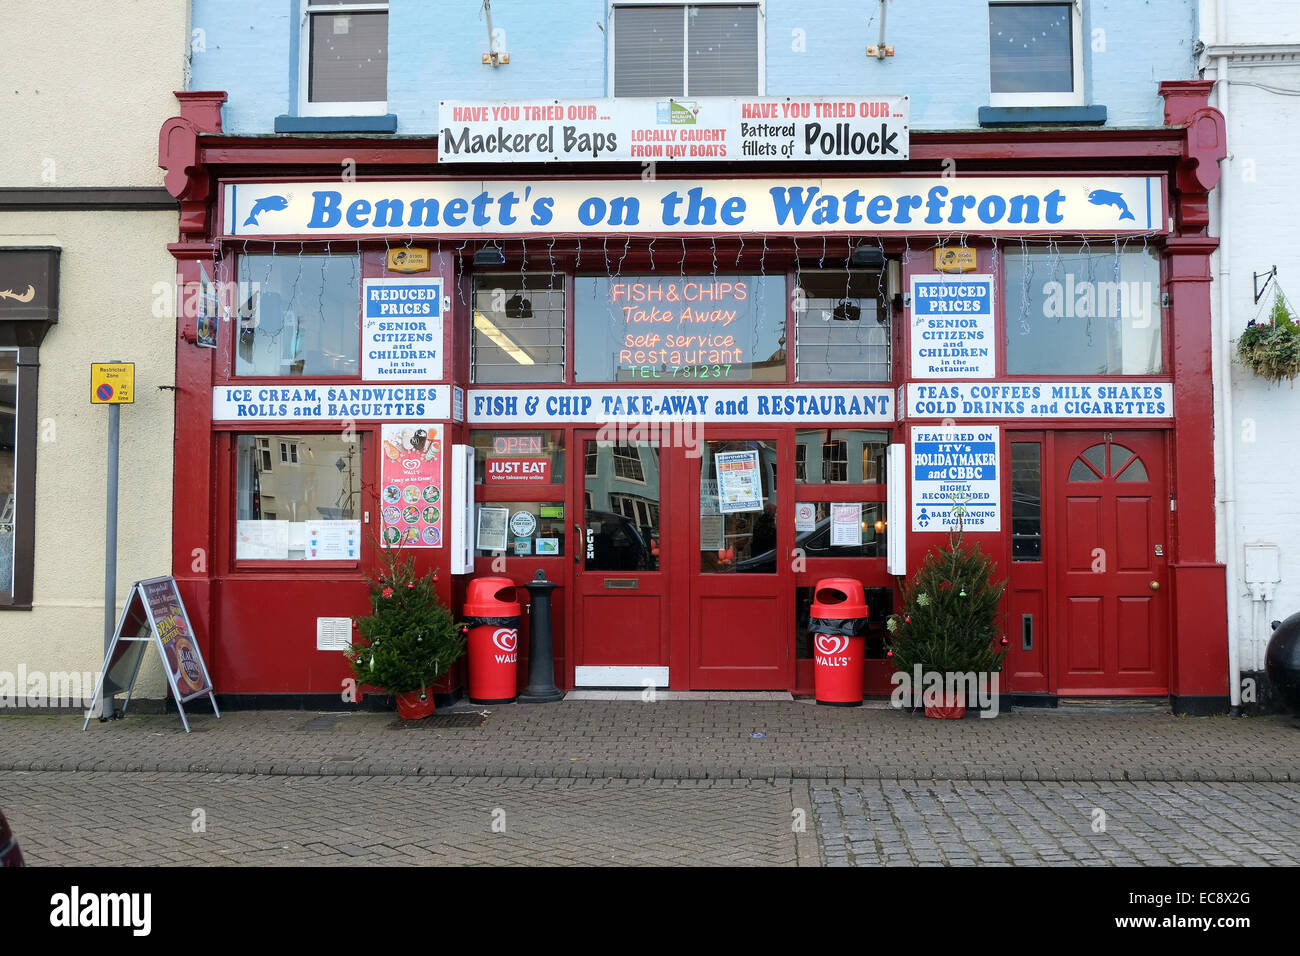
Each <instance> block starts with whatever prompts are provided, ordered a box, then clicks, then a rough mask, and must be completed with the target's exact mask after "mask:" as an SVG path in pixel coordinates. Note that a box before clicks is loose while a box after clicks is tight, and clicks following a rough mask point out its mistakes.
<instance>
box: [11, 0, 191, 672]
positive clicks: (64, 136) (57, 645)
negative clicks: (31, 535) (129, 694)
mask: <svg viewBox="0 0 1300 956" xmlns="http://www.w3.org/2000/svg"><path fill="white" fill-rule="evenodd" d="M110 6H111V7H112V10H111V11H106V9H105V8H104V6H103V5H101V4H88V3H83V2H72V3H64V4H51V3H48V2H45V0H6V2H5V4H4V10H3V21H4V26H3V29H0V91H2V93H0V128H2V129H4V131H5V135H4V144H3V147H2V148H0V186H6V187H38V188H65V187H84V186H114V187H161V185H162V176H163V171H162V170H160V169H159V168H158V165H157V155H158V129H159V127H160V126H161V125H162V123H163V121H164V120H165V119H167V118H168V117H169V116H173V115H176V114H177V113H178V104H177V103H176V99H175V97H174V96H173V95H172V91H173V90H180V89H184V86H183V83H184V75H185V66H186V62H185V51H186V45H187V39H188V36H189V31H188V7H189V4H188V3H183V2H178V0H132V2H130V3H117V4H111V5H110ZM91 8H94V9H93V10H92V9H91ZM176 224H177V214H176V211H175V210H174V209H170V210H157V211H141V212H122V211H111V212H99V211H72V212H17V213H7V214H0V247H5V246H18V245H33V244H35V245H55V246H59V247H60V248H61V249H62V256H61V265H60V271H61V276H60V288H59V291H60V303H59V306H60V307H59V322H58V324H57V325H56V326H54V327H53V328H52V329H51V330H50V332H49V334H48V335H47V336H46V338H45V342H44V344H43V345H42V347H41V351H40V361H41V369H40V391H39V395H38V399H37V400H38V403H39V407H38V417H39V420H40V423H41V425H40V433H39V438H38V447H37V453H36V454H37V465H36V499H37V505H36V555H35V582H34V583H35V588H34V601H33V604H34V607H33V610H31V611H0V672H9V673H11V674H13V673H17V672H18V670H19V667H20V666H22V667H25V668H26V670H27V672H28V673H29V674H30V673H31V672H33V671H46V672H50V671H77V672H80V671H92V672H93V671H97V670H98V669H99V666H100V664H101V663H102V660H103V614H104V610H103V609H104V594H103V581H104V508H105V501H104V499H105V468H106V466H105V447H106V444H107V428H108V426H107V409H105V408H104V407H102V406H95V407H92V406H91V404H90V392H89V389H90V363H91V362H96V361H111V360H114V359H122V360H125V361H134V362H135V363H136V402H135V404H134V405H129V406H125V407H124V408H123V410H122V436H121V501H120V507H119V517H118V521H119V525H118V538H119V552H118V553H119V565H118V574H117V581H118V594H117V599H118V602H119V605H120V602H121V600H122V599H123V598H124V597H125V593H126V590H127V588H129V586H130V584H131V582H132V581H134V580H136V579H139V578H144V577H153V576H156V575H159V574H168V573H170V571H171V512H172V434H173V420H174V416H173V397H172V396H173V393H172V392H170V391H165V390H160V389H159V387H158V386H160V385H171V384H173V383H174V381H175V351H176V324H175V320H174V319H172V318H168V317H165V316H163V317H158V316H155V315H154V312H153V306H154V300H155V297H156V295H157V288H156V287H157V284H158V283H162V284H164V286H165V287H166V288H168V289H170V288H171V286H172V285H173V283H174V281H175V265H174V260H173V259H172V257H171V256H170V254H169V253H168V252H167V248H166V247H167V243H169V242H174V241H175V240H176ZM164 298H166V297H164ZM91 691H93V687H92V688H89V689H87V690H86V691H85V693H86V694H87V695H89V693H90V692H91ZM18 692H19V695H20V696H25V689H24V688H18ZM165 694H166V689H165V683H164V679H163V674H162V670H161V668H160V667H159V666H158V665H157V664H156V663H154V662H150V664H149V665H148V667H147V669H146V670H145V671H144V672H142V675H141V680H140V682H139V684H138V685H137V696H140V697H162V696H164V695H165Z"/></svg>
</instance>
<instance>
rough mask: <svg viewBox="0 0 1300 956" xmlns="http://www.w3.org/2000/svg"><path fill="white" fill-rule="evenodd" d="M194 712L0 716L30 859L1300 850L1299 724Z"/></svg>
mask: <svg viewBox="0 0 1300 956" xmlns="http://www.w3.org/2000/svg"><path fill="white" fill-rule="evenodd" d="M190 721H191V726H192V727H193V730H194V732H193V733H191V734H188V735H187V734H185V733H184V731H183V730H182V729H181V726H180V721H179V719H178V718H177V716H176V715H175V714H129V715H128V716H127V717H126V718H124V719H122V720H118V721H113V722H108V723H104V724H100V723H98V722H97V721H92V722H91V725H90V728H89V729H88V730H87V731H86V732H84V733H83V732H82V731H81V718H80V717H74V716H71V715H47V714H35V713H27V712H22V711H11V712H8V713H6V714H4V716H0V808H3V809H4V811H5V813H6V815H7V816H8V817H9V818H10V821H11V822H12V824H13V826H14V830H15V833H16V834H17V836H18V840H19V843H20V845H21V846H22V848H23V852H24V854H25V856H26V858H27V860H28V862H29V864H32V865H38V866H39V865H55V866H57V865H69V864H75V865H87V866H121V865H164V866H181V865H186V866H188V865H234V866H251V865H257V866H263V865H287V864H303V865H325V866H328V865H428V864H434V865H559V866H564V865H654V866H672V865H682V864H689V865H761V866H819V865H821V866H878V865H886V866H916V865H919V866H975V865H980V866H990V865H991V866H998V865H1016V866H1020V865H1086V866H1098V865H1101V866H1142V865H1159V864H1173V865H1204V866H1227V865H1242V864H1247V865H1249V864H1254V865H1259V864H1264V865H1300V849H1297V848H1298V847H1300V721H1297V720H1295V719H1293V718H1289V717H1255V718H1237V719H1231V718H1226V717H1216V718H1184V717H1176V716H1172V715H1170V714H1167V713H1165V714H1161V713H1141V714H1105V713H1091V712H1085V713H1063V712H1052V711H1042V710H1038V711H1034V710H1017V711H1014V712H1011V713H1003V714H1001V715H1000V716H998V717H997V718H995V719H991V720H989V719H978V718H968V719H966V720H960V721H936V720H927V719H925V718H922V717H914V716H911V715H909V714H906V713H903V712H899V711H895V710H891V709H876V708H868V707H864V708H860V709H857V708H855V709H850V708H827V707H818V706H816V705H814V704H812V703H810V702H807V701H801V700H800V701H790V700H786V701H737V700H726V699H707V700H672V701H662V700H661V701H658V702H654V703H649V702H640V701H636V702H633V701H610V700H582V701H565V702H562V703H559V704H551V705H532V706H523V705H505V706H496V707H490V708H483V707H470V706H468V705H463V704H462V705H457V706H456V707H453V708H449V709H445V710H441V711H439V713H438V714H437V715H435V716H434V717H433V718H430V719H429V720H427V721H422V722H418V723H415V724H403V723H402V722H400V721H398V720H397V719H396V716H395V715H394V714H386V713H373V712H353V713H333V714H329V713H326V714H321V713H314V712H303V711H240V712H233V713H227V714H226V715H225V716H224V717H222V718H220V719H217V718H215V717H213V716H212V715H211V714H204V713H203V712H202V710H201V708H197V707H196V708H193V709H192V711H191V714H190ZM110 793H111V794H112V795H113V799H111V800H108V799H105V795H106V794H110Z"/></svg>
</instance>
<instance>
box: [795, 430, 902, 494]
mask: <svg viewBox="0 0 1300 956" xmlns="http://www.w3.org/2000/svg"><path fill="white" fill-rule="evenodd" d="M795 442H796V444H795V450H794V454H795V459H794V461H795V484H800V485H825V484H854V485H883V484H884V483H885V455H886V454H887V453H888V450H889V432H887V431H873V430H869V429H864V428H801V429H799V430H798V431H797V432H796V433H795Z"/></svg>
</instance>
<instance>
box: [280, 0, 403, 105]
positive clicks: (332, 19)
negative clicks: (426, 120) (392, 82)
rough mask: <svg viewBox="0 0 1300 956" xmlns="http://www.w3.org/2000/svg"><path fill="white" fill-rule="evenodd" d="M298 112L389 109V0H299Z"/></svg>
mask: <svg viewBox="0 0 1300 956" xmlns="http://www.w3.org/2000/svg"><path fill="white" fill-rule="evenodd" d="M303 3H304V6H303V8H302V35H301V38H300V41H299V42H300V46H299V50H300V54H299V60H300V70H299V79H298V89H299V91H300V92H299V96H300V99H301V102H300V104H299V106H300V110H299V112H300V113H301V114H302V115H303V116H366V115H372V114H382V113H386V112H388V4H387V3H350V2H348V0H303Z"/></svg>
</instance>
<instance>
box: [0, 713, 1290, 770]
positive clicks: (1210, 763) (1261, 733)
mask: <svg viewBox="0 0 1300 956" xmlns="http://www.w3.org/2000/svg"><path fill="white" fill-rule="evenodd" d="M195 710H196V712H197V713H196V716H194V717H192V718H191V722H192V724H193V726H194V729H195V732H194V733H192V734H190V735H188V736H187V735H185V734H184V733H183V732H182V731H181V728H180V721H179V720H178V719H177V717H176V716H175V715H174V714H171V715H166V714H156V715H147V714H140V715H135V714H132V715H130V716H128V717H127V718H126V719H124V720H120V721H115V722H112V723H107V724H98V723H92V724H91V727H90V729H89V731H87V732H86V733H84V734H83V733H81V731H80V728H81V721H80V719H79V718H75V717H71V716H40V715H30V714H23V713H22V712H11V713H9V714H6V715H3V716H0V770H100V771H109V770H146V771H193V772H214V773H262V774H266V773H276V774H288V775H293V776H303V775H314V774H343V775H349V774H359V775H365V774H377V775H383V774H420V775H430V776H476V777H538V778H546V777H599V778H604V777H629V778H643V777H661V778H669V779H671V778H707V779H721V780H730V779H734V778H746V779H786V778H809V779H819V778H821V779H828V780H837V779H842V778H848V779H864V780H869V779H891V780H892V779H904V780H906V779H930V778H937V779H970V780H1022V779H1025V780H1175V781H1180V780H1201V781H1212V780H1229V781H1231V780H1241V781H1262V782H1300V722H1297V721H1296V720H1295V719H1293V718H1289V717H1263V718H1249V719H1230V718H1226V717H1209V718H1194V717H1175V716H1171V715H1168V714H1165V715H1159V714H1143V715H1136V716H1134V715H1093V714H1088V715H1065V714H1052V713H1041V712H1039V713H1035V712H1033V711H1016V712H1013V713H1010V714H1003V715H1002V716H1000V717H998V718H996V719H994V720H980V719H972V720H963V721H940V720H925V719H924V718H921V717H911V716H908V715H906V714H903V713H900V712H897V711H893V710H870V709H866V708H862V709H857V708H836V707H817V706H816V705H814V704H811V703H805V702H802V701H787V702H734V701H671V702H669V701H664V702H659V703H652V704H651V703H647V704H642V703H630V702H613V701H565V702H563V703H560V704H553V705H541V706H537V705H534V706H524V705H518V704H515V705H507V706H502V707H496V708H492V709H491V713H490V716H489V717H487V719H486V720H485V722H484V723H483V724H482V726H476V727H463V728H448V727H439V726H436V725H434V726H425V727H421V728H420V729H418V730H394V729H392V724H393V723H394V718H393V716H392V715H391V714H378V713H353V714H350V715H339V716H338V717H337V718H318V717H317V716H316V715H315V714H313V713H310V712H301V711H272V712H267V711H260V712H248V711H245V712H238V713H228V714H227V715H226V716H225V717H223V718H221V719H220V720H216V719H214V718H213V717H212V716H211V715H210V714H207V715H204V714H202V713H201V708H195ZM755 732H758V733H763V734H765V736H764V737H754V736H751V734H752V733H755Z"/></svg>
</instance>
